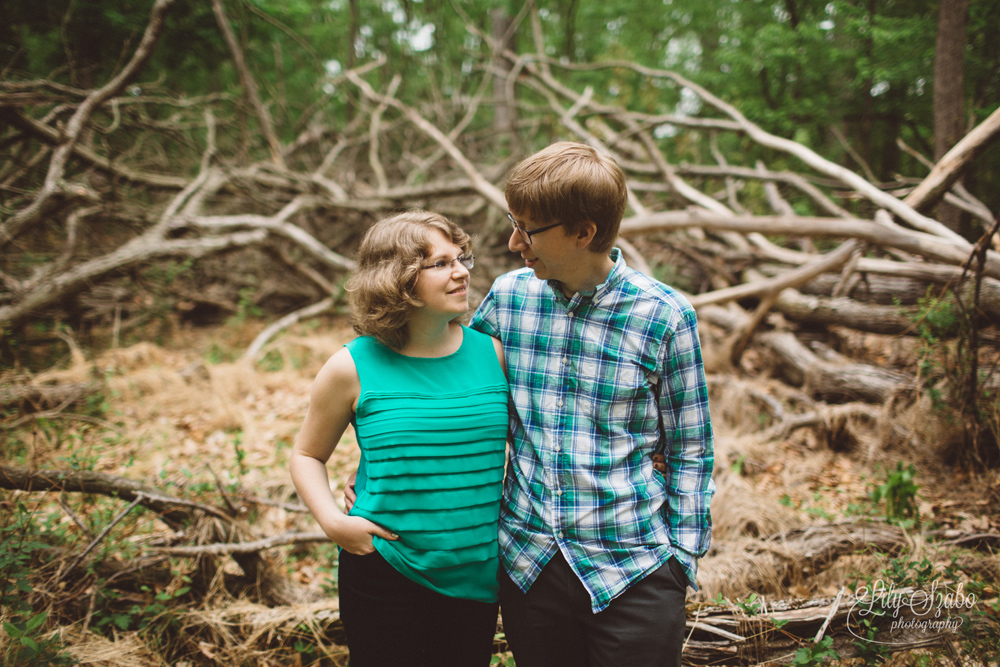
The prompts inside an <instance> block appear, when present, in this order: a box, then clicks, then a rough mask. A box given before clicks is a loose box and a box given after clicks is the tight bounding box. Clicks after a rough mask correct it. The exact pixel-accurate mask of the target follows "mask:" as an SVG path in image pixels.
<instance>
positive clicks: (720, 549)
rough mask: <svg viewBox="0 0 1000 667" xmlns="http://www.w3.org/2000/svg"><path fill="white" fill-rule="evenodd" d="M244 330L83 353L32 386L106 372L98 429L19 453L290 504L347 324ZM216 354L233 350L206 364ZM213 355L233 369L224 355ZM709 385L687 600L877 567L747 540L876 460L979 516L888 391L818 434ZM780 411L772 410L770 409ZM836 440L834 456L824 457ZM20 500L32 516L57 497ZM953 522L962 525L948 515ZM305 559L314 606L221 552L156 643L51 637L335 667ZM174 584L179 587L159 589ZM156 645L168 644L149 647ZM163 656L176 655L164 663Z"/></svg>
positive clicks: (124, 660) (831, 587)
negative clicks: (884, 400) (706, 467)
mask: <svg viewBox="0 0 1000 667" xmlns="http://www.w3.org/2000/svg"><path fill="white" fill-rule="evenodd" d="M252 336H253V330H252V329H248V330H246V331H239V332H236V333H234V332H233V331H226V332H198V333H193V332H187V333H182V334H181V335H180V336H179V337H178V339H176V340H174V341H172V342H171V344H170V345H169V346H157V345H153V344H150V343H140V344H137V345H133V346H130V347H126V348H121V349H116V350H110V351H107V352H105V353H103V354H100V355H99V356H97V357H96V358H95V359H85V358H83V357H82V356H81V355H76V356H75V359H74V360H73V361H72V363H70V364H69V365H68V366H67V367H66V368H62V369H58V370H53V371H49V372H47V373H45V374H43V375H40V376H38V377H36V380H38V381H46V382H74V381H81V380H85V379H87V378H91V377H94V376H95V374H96V375H97V376H100V377H103V378H105V382H106V387H107V391H106V396H105V399H106V401H107V410H106V411H105V414H104V420H105V421H106V422H107V423H106V424H105V425H104V426H100V425H95V424H93V423H82V422H81V423H79V424H77V423H74V422H72V421H71V420H69V421H66V422H60V424H61V426H60V427H59V428H35V429H34V434H33V435H24V434H25V433H27V432H28V431H30V428H29V429H28V431H24V432H22V435H23V436H24V438H25V439H24V442H26V443H27V444H26V445H25V446H26V447H28V448H29V449H31V452H30V455H29V456H27V458H28V459H29V460H31V461H33V462H34V464H35V465H37V466H38V467H54V468H61V467H65V466H66V460H67V455H68V454H70V453H71V452H75V455H77V456H79V457H81V458H82V459H84V460H89V461H91V462H93V463H94V465H95V467H96V469H97V470H100V471H103V472H109V473H114V474H121V475H124V476H127V477H129V478H133V479H138V480H141V481H144V482H146V483H148V484H151V485H154V486H158V487H160V488H167V489H169V492H170V493H173V494H176V495H185V494H187V493H189V492H190V490H192V489H194V488H196V487H195V485H200V486H199V487H198V488H200V489H202V491H201V496H199V497H201V498H210V499H211V501H212V502H218V501H219V496H218V492H217V491H216V487H217V485H219V484H221V485H222V486H223V487H224V488H229V489H232V488H236V489H237V490H236V491H235V492H234V491H230V493H231V494H233V495H234V500H235V501H237V502H239V498H240V496H241V494H242V495H243V496H255V497H258V498H269V499H271V500H273V501H279V502H288V501H291V502H296V499H295V496H294V491H293V488H292V485H291V482H290V479H289V477H288V473H287V462H288V453H289V450H290V446H291V443H292V442H293V441H294V437H295V434H296V432H297V430H298V428H299V426H300V424H301V420H302V418H303V416H304V413H305V409H306V406H307V404H308V396H309V387H310V385H311V383H312V379H313V377H314V376H315V374H316V372H317V371H318V370H319V368H320V367H321V366H322V364H323V362H324V361H325V360H326V359H327V358H328V357H329V356H330V355H331V354H332V353H334V352H335V351H336V350H337V349H339V348H340V346H341V345H342V344H343V343H345V342H347V341H348V340H350V338H351V337H353V332H351V330H350V328H349V327H348V326H347V324H346V322H345V321H343V320H337V321H332V322H326V323H324V324H323V325H322V326H321V327H319V328H315V329H312V328H300V329H298V330H295V331H292V332H290V333H289V334H287V335H285V336H283V337H281V338H279V339H278V340H277V341H276V342H275V343H273V344H272V345H271V347H270V348H269V350H270V353H269V356H268V358H267V360H265V362H264V363H258V364H255V365H254V364H249V363H245V362H241V361H238V360H232V357H234V356H237V355H238V353H239V351H240V350H242V349H243V348H242V347H234V346H233V341H234V340H235V341H239V342H240V345H245V344H247V343H248V342H249V340H252ZM868 345H869V346H870V347H871V346H874V348H875V349H877V350H879V353H880V354H883V355H885V356H886V357H890V356H892V355H893V354H896V355H900V354H902V353H901V351H900V350H901V348H899V349H897V348H898V346H896V347H893V346H891V345H890V346H889V347H888V348H879V347H878V346H877V345H875V344H874V343H871V342H869V343H868ZM220 349H221V350H222V351H223V352H226V351H235V352H236V353H237V355H233V354H228V355H226V354H223V355H219V354H218V351H219V350H220ZM220 356H222V357H225V356H229V357H230V359H229V360H220V358H219V357H220ZM893 358H894V359H895V358H896V357H893ZM213 361H215V362H218V363H213ZM279 362H280V363H279ZM894 363H895V362H894ZM277 366H280V368H276V367H277ZM710 386H711V407H712V415H713V424H714V426H715V431H716V470H715V474H714V477H715V481H716V484H717V494H716V496H715V499H714V502H713V505H712V513H713V519H714V540H713V547H712V550H711V552H710V553H709V555H708V556H707V557H706V558H704V559H703V560H702V561H701V564H700V568H699V585H700V591H699V592H698V593H697V594H694V595H693V596H692V597H691V600H692V601H694V602H705V601H708V600H711V599H714V598H715V597H716V596H718V595H720V594H721V595H722V596H723V597H725V598H728V599H730V600H739V599H743V598H746V597H747V596H748V595H750V594H751V593H756V594H757V595H758V596H761V597H764V598H765V599H775V598H789V597H810V596H826V595H833V594H835V593H836V591H837V590H838V589H839V588H840V587H841V586H842V585H844V583H845V582H850V581H854V580H856V579H857V578H858V577H860V576H864V575H865V574H868V573H872V572H876V571H878V569H879V568H880V567H882V566H884V560H880V559H879V558H877V557H875V556H873V555H871V554H857V555H853V556H847V557H843V558H841V559H839V560H838V561H837V562H836V563H834V564H832V565H830V566H829V567H825V568H823V569H822V570H820V571H809V570H808V568H806V567H803V566H802V563H801V562H800V561H801V559H800V558H799V556H798V555H797V554H795V553H792V552H791V551H789V550H787V549H785V548H784V547H782V546H781V544H780V542H777V543H770V544H769V545H768V546H767V548H761V544H762V542H761V538H762V537H764V536H767V535H773V534H777V533H782V532H784V531H788V530H792V529H797V528H803V527H806V526H809V525H814V524H823V523H827V522H829V521H830V520H831V519H837V518H843V517H844V516H845V515H846V514H847V513H848V508H849V507H850V506H851V505H852V504H863V503H865V502H866V500H867V494H868V492H869V491H870V489H871V487H872V484H873V483H874V480H876V479H877V478H878V475H879V471H880V466H886V467H888V466H889V465H890V464H892V463H894V462H895V461H898V460H907V461H914V462H917V466H918V469H920V470H921V471H922V472H925V474H926V476H925V477H924V478H922V479H921V480H920V483H921V494H922V503H923V506H924V507H925V508H926V511H927V512H928V513H930V512H936V513H939V514H941V515H942V516H943V515H945V514H947V513H948V512H950V511H952V510H955V509H961V510H963V511H965V512H967V514H966V516H967V517H968V518H967V519H962V520H963V521H968V522H972V521H973V520H976V521H980V520H981V517H982V516H984V515H985V514H986V513H987V509H986V508H985V507H984V506H982V505H973V504H972V503H974V502H975V500H969V501H968V502H967V501H966V499H965V497H964V496H963V497H962V498H958V497H955V495H954V492H955V491H956V489H955V485H954V478H953V477H944V476H942V477H940V478H939V477H937V475H936V472H937V471H938V470H941V469H942V466H941V464H940V455H941V447H942V443H943V442H946V441H947V440H946V438H945V437H944V435H942V433H943V432H942V431H935V430H934V429H941V428H942V427H941V426H940V424H938V423H936V422H935V420H934V419H933V414H932V411H931V410H930V409H929V407H928V406H927V405H924V404H922V403H919V402H916V403H912V402H909V403H908V402H907V401H906V400H903V398H901V399H900V400H899V401H898V402H897V403H896V404H893V405H889V406H884V407H883V408H882V410H881V412H878V419H872V418H871V417H870V415H869V416H866V415H868V413H863V412H862V413H858V414H851V413H849V412H843V411H842V412H841V413H837V412H836V410H833V411H831V412H828V413H824V415H823V418H822V419H821V420H820V423H818V424H816V425H813V426H809V427H806V428H796V429H790V430H787V431H785V432H782V431H781V430H780V429H777V430H776V425H777V424H778V423H779V422H780V421H781V419H783V418H788V417H789V416H792V415H798V414H803V413H806V412H809V411H810V410H813V409H814V408H815V406H814V405H812V403H811V401H809V400H808V399H806V398H804V397H803V396H802V395H801V394H799V393H797V392H796V391H795V390H793V389H790V388H788V387H787V386H786V385H784V384H783V383H781V382H779V381H777V380H771V379H768V378H767V377H754V378H753V379H749V378H746V377H740V376H736V375H719V376H715V377H713V378H710ZM904 398H905V397H904ZM776 405H777V406H780V413H775V406H776ZM835 413H836V414H835ZM837 415H840V417H839V418H840V419H841V421H840V422H837V421H836V419H837V418H838V417H837ZM845 415H846V416H845ZM907 433H911V434H913V436H912V437H908V436H907V435H906V434H907ZM835 442H836V443H837V444H838V447H837V448H832V444H833V443H835ZM357 453H358V452H357V445H356V443H355V441H354V438H353V434H352V433H348V434H346V435H345V438H344V440H343V442H342V444H341V446H339V447H338V448H337V450H336V452H335V453H334V457H333V458H332V460H331V463H330V471H331V483H332V484H333V486H334V487H335V489H336V492H337V493H338V495H339V491H340V488H341V487H342V485H343V483H344V481H345V479H346V476H347V475H348V474H349V473H350V472H352V471H353V470H354V468H355V466H356V461H357ZM937 479H941V480H943V481H945V482H950V483H951V487H940V488H939V487H937V486H936V485H937V482H936V480H937ZM217 480H218V481H217ZM973 482H975V484H976V485H979V486H975V487H974V486H973ZM982 484H986V485H987V486H989V484H994V486H995V487H996V488H998V489H1000V478H998V479H997V480H993V481H991V480H990V479H985V481H984V480H982V479H980V480H979V481H975V480H972V479H970V480H969V486H970V489H969V492H970V495H973V496H975V493H976V491H975V490H974V489H975V488H981V485H982ZM206 489H207V490H206ZM949 494H952V495H949ZM22 497H23V498H28V497H27V496H22ZM979 497H980V498H981V497H982V493H979ZM987 497H988V494H987ZM31 500H32V501H33V502H37V503H39V507H40V506H41V505H42V504H43V503H50V502H51V501H52V500H53V499H52V498H47V499H38V498H32V499H31ZM90 502H91V503H92V501H90ZM87 507H92V504H89V505H83V506H81V509H80V511H85V508H87ZM255 507H256V509H255V515H254V518H253V521H251V522H247V523H246V524H245V525H244V524H241V526H240V530H241V532H242V533H243V534H244V535H245V536H246V538H247V539H253V538H258V537H265V536H268V535H274V534H278V533H282V532H285V531H289V530H315V525H314V523H313V522H312V521H311V520H310V519H309V518H308V515H304V514H301V513H296V512H291V511H288V510H287V509H284V508H281V507H276V506H268V505H256V506H255ZM976 508H978V509H976ZM55 511H56V512H59V510H58V508H56V510H55ZM977 511H978V515H977V514H976V512H977ZM990 516H991V517H993V518H991V519H989V520H987V521H986V523H985V524H981V523H968V525H969V526H973V527H977V528H985V529H989V528H990V527H991V526H992V527H993V528H994V529H996V524H998V523H1000V522H996V521H995V517H996V512H995V508H994V510H992V511H991V513H990ZM977 517H978V518H977ZM61 525H62V526H63V527H64V529H65V530H67V531H72V530H74V526H73V525H72V522H71V521H70V519H69V518H68V517H65V516H64V517H63V519H62V524H61ZM954 525H955V526H961V525H966V524H961V523H959V522H958V520H956V523H954ZM128 530H129V531H130V532H129V533H127V534H126V535H125V536H124V537H122V536H119V537H118V539H126V540H131V541H134V542H138V543H143V542H145V541H148V540H149V539H152V538H153V537H156V536H158V535H165V534H166V531H164V530H163V527H162V526H160V525H158V523H157V522H156V521H155V519H154V518H153V517H149V516H148V515H145V516H144V518H142V519H141V520H139V521H138V522H137V523H136V525H133V526H132V527H131V528H129V529H128ZM109 539H114V536H112V538H109ZM206 539H208V538H207V533H206ZM916 539H917V542H915V543H914V553H915V554H920V553H930V551H926V552H924V551H921V550H920V546H919V535H918V536H916ZM79 540H80V541H79V543H78V544H79V546H78V547H74V548H77V549H82V546H83V545H84V544H86V542H87V539H86V538H85V537H84V536H82V535H81V536H80V537H79ZM316 554H317V552H315V551H314V550H313V549H312V548H311V547H309V548H291V547H286V548H282V549H277V550H273V551H271V552H269V556H268V557H269V559H270V560H271V561H272V562H273V563H275V564H276V565H277V566H278V568H279V570H281V571H283V572H286V573H287V576H288V578H289V580H290V581H292V582H293V583H294V584H295V585H297V586H301V587H303V588H304V589H306V590H311V591H313V592H314V593H315V594H317V595H318V596H320V598H321V599H320V601H318V602H315V603H310V604H302V605H285V606H268V605H267V604H264V603H262V602H261V601H260V600H256V599H254V598H253V596H234V595H233V594H232V593H231V592H229V591H227V590H226V587H225V585H224V584H225V581H226V579H227V577H230V578H231V577H233V576H238V575H239V574H240V573H241V572H240V570H239V568H238V567H236V565H235V564H234V563H233V562H232V561H231V560H226V561H224V563H223V565H222V567H219V568H217V569H216V570H215V571H214V575H213V578H212V579H211V581H210V582H209V584H208V585H207V587H206V588H205V589H204V590H203V591H201V592H200V593H201V595H200V597H199V598H198V600H197V601H196V603H194V602H192V603H186V604H185V605H183V606H181V607H179V608H177V609H175V610H174V614H175V616H174V618H173V619H172V625H171V626H170V628H171V629H170V630H169V631H168V633H167V634H166V635H163V636H161V638H160V640H157V639H154V638H151V637H150V636H148V634H146V633H143V632H136V631H134V630H133V631H129V632H116V633H114V634H111V633H107V632H105V634H104V635H98V634H95V633H94V632H93V631H92V630H93V628H91V631H88V632H82V631H81V630H82V625H81V622H80V621H79V620H77V621H75V622H74V621H72V619H71V618H70V616H71V615H70V614H63V617H64V618H67V619H68V620H67V624H66V625H65V626H63V627H61V628H59V630H58V631H59V632H60V633H62V637H63V638H64V641H65V642H66V643H67V645H68V646H70V648H71V652H72V654H73V657H74V659H75V660H77V661H78V662H79V664H83V665H106V666H107V667H119V666H120V667H126V666H130V665H140V664H141V665H163V664H168V663H169V664H177V665H187V666H188V667H194V666H195V665H216V664H217V665H261V666H262V665H274V666H278V665H300V664H309V661H308V660H307V661H306V662H305V663H303V662H302V658H303V656H302V655H300V654H299V653H298V652H297V651H296V650H295V643H296V642H305V643H306V644H312V645H315V646H320V647H323V649H322V650H323V651H327V652H328V655H327V656H326V657H325V658H324V659H323V660H324V661H323V663H322V664H325V665H343V664H345V663H346V654H345V652H344V650H343V648H341V647H337V646H335V645H333V644H331V643H330V642H329V641H328V639H327V637H328V633H329V631H330V623H331V622H332V621H333V620H334V619H335V618H336V617H337V613H338V612H337V604H336V599H335V598H330V597H322V595H321V592H320V590H321V586H322V584H323V582H324V581H325V580H326V579H327V577H328V576H329V575H328V572H327V571H326V568H328V567H329V565H330V563H329V562H326V561H324V560H323V559H324V558H325V556H324V555H319V556H317V555H316ZM935 557H937V555H935ZM193 566H194V563H193V562H192V561H190V560H183V559H182V560H178V561H175V562H174V569H175V571H177V572H178V573H179V572H183V571H189V570H191V568H192V567H193ZM178 581H179V579H177V578H175V579H174V581H173V582H172V583H171V584H170V585H171V586H176V585H177V582H178ZM36 584H37V585H36V589H37V590H39V591H42V592H44V593H45V594H46V595H51V597H52V599H58V597H59V595H60V594H61V592H60V590H58V589H53V590H50V591H49V590H45V588H46V584H47V582H45V581H38V582H36ZM156 590H162V589H159V588H158V589H156ZM163 637H167V639H166V640H164V639H163ZM156 641H167V643H168V644H169V645H168V646H166V647H164V646H159V647H158V646H156V645H155V644H156ZM168 653H169V654H170V655H172V656H173V657H174V658H176V660H173V661H170V660H167V659H166V658H165V657H164V656H165V655H167V654H168ZM314 655H315V654H314ZM177 656H180V657H179V658H178V657H177Z"/></svg>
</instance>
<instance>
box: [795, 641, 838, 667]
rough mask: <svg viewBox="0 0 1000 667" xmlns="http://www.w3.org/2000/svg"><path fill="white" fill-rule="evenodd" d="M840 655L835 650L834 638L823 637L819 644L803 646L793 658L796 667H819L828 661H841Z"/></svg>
mask: <svg viewBox="0 0 1000 667" xmlns="http://www.w3.org/2000/svg"><path fill="white" fill-rule="evenodd" d="M839 659H840V654H839V653H837V652H836V651H835V650H834V649H833V637H823V638H822V639H820V640H819V641H818V642H815V643H813V644H809V645H807V646H802V647H800V648H799V650H797V651H796V652H795V655H794V656H793V657H792V664H793V665H795V667H818V666H819V665H822V664H823V662H825V661H826V660H839Z"/></svg>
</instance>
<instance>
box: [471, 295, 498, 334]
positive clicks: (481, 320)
mask: <svg viewBox="0 0 1000 667" xmlns="http://www.w3.org/2000/svg"><path fill="white" fill-rule="evenodd" d="M469 328H470V329H475V330H476V331H479V332H481V333H484V334H487V335H490V336H493V337H494V338H496V339H499V340H502V339H501V338H500V324H499V322H498V311H497V301H496V293H495V292H494V291H493V290H492V289H491V290H490V291H489V293H488V294H487V295H486V298H485V299H483V302H482V303H481V304H479V308H476V312H475V313H474V314H473V315H472V321H471V322H469Z"/></svg>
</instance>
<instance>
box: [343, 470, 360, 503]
mask: <svg viewBox="0 0 1000 667" xmlns="http://www.w3.org/2000/svg"><path fill="white" fill-rule="evenodd" d="M357 481H358V473H356V472H352V473H351V476H350V477H348V478H347V486H345V487H344V508H345V509H346V510H347V511H348V512H350V511H351V508H352V507H354V503H355V502H356V501H357V499H358V491H357V489H355V488H354V485H355V483H356V482H357Z"/></svg>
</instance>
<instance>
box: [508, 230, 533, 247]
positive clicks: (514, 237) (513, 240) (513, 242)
mask: <svg viewBox="0 0 1000 667" xmlns="http://www.w3.org/2000/svg"><path fill="white" fill-rule="evenodd" d="M527 247H528V244H527V243H525V242H524V237H523V236H521V232H519V231H517V230H516V229H512V230H510V240H508V241H507V249H508V250H510V251H511V252H521V251H522V250H524V249H525V248H527Z"/></svg>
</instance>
